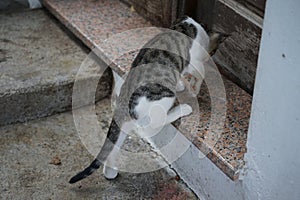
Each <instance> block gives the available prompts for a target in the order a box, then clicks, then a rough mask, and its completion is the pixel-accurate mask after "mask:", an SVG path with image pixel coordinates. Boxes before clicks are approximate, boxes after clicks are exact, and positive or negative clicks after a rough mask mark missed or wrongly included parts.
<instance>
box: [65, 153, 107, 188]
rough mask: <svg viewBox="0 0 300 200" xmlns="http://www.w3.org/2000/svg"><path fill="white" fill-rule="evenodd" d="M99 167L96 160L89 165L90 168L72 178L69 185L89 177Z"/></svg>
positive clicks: (98, 162)
mask: <svg viewBox="0 0 300 200" xmlns="http://www.w3.org/2000/svg"><path fill="white" fill-rule="evenodd" d="M100 166H101V162H100V161H99V160H98V159H97V158H96V159H95V160H94V161H93V162H92V163H91V164H90V166H88V167H87V168H85V170H83V171H82V172H79V173H78V174H77V175H75V176H73V177H72V178H71V179H70V181H69V183H71V184H73V183H76V182H77V181H80V180H82V179H84V178H86V177H88V176H89V175H91V174H92V173H93V172H94V171H96V170H97V169H99V167H100Z"/></svg>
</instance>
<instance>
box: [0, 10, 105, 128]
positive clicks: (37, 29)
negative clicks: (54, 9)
mask: <svg viewBox="0 0 300 200" xmlns="http://www.w3.org/2000/svg"><path fill="white" fill-rule="evenodd" d="M66 33H67V31H66V30H63V27H62V25H59V24H58V23H57V22H56V20H55V19H53V18H52V17H51V16H50V15H48V14H47V13H45V11H43V10H33V11H30V12H28V11H23V12H13V13H7V12H6V13H0V110H1V112H0V125H4V124H10V123H15V122H24V121H27V120H29V119H35V118H37V117H43V116H48V115H50V114H54V113H59V112H63V111H66V110H69V109H70V108H71V102H72V101H71V100H72V88H73V84H74V81H75V76H76V73H77V71H78V69H79V67H80V65H81V63H82V62H83V61H84V59H85V58H86V56H87V55H88V49H86V48H85V47H84V46H83V45H82V44H81V43H80V42H76V41H74V40H75V38H74V36H72V35H71V34H70V33H68V34H66ZM90 75H91V77H92V76H94V74H90ZM92 78H97V77H92ZM86 79H88V76H86V77H84V79H82V80H81V81H84V80H86ZM110 89H111V73H110V72H109V71H107V72H106V73H105V74H104V75H103V77H102V79H101V80H100V81H99V85H98V89H97V91H98V93H97V94H96V100H99V99H102V98H104V97H106V96H107V95H109V94H110Z"/></svg>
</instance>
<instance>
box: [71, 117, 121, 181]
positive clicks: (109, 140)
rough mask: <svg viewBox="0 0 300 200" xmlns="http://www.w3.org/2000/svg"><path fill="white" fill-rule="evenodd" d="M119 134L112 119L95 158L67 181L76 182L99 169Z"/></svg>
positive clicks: (118, 129)
mask: <svg viewBox="0 0 300 200" xmlns="http://www.w3.org/2000/svg"><path fill="white" fill-rule="evenodd" d="M119 135H120V128H119V127H118V125H117V123H116V122H115V121H114V120H112V122H111V124H110V127H109V130H108V134H107V137H106V139H105V142H104V144H103V146H102V148H101V151H100V152H99V154H98V155H97V158H96V159H95V160H94V161H93V162H92V163H91V164H90V165H89V166H88V167H87V168H85V169H84V170H83V171H81V172H79V173H78V174H77V175H75V176H73V177H72V178H71V179H70V181H69V183H71V184H73V183H76V182H77V181H80V180H82V179H84V178H86V177H88V176H89V175H91V174H92V173H93V172H94V171H96V170H97V169H99V167H100V166H101V164H102V162H104V161H105V160H106V159H107V158H108V156H109V154H110V152H111V151H112V149H113V148H114V144H115V143H116V141H117V139H118V137H119Z"/></svg>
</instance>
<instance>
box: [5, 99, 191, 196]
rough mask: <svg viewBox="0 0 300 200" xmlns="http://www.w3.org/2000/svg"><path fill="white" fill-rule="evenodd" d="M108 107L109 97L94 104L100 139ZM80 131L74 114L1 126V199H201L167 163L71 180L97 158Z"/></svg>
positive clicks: (134, 146) (109, 108)
mask: <svg viewBox="0 0 300 200" xmlns="http://www.w3.org/2000/svg"><path fill="white" fill-rule="evenodd" d="M110 106H111V102H110V100H109V99H104V100H102V101H100V102H98V103H97V105H96V113H97V115H98V122H99V124H98V126H99V127H98V128H99V129H98V130H99V131H98V132H97V133H98V134H99V135H98V136H99V137H103V136H106V134H107V130H108V126H109V123H110V120H111V117H112V113H111V107H110ZM87 125H88V124H87ZM79 134H80V133H79V132H78V130H77V129H76V126H75V123H74V118H73V113H72V112H65V113H61V114H56V115H53V116H50V117H45V118H41V119H35V120H31V121H30V122H28V123H19V124H13V125H7V126H2V127H0V150H1V154H0V159H1V173H0V178H1V180H2V181H1V183H0V185H1V194H0V198H1V199H119V200H124V199H128V200H129V199H197V197H196V196H195V195H194V194H193V193H192V192H191V191H190V190H189V189H188V188H187V186H186V185H185V184H184V183H183V182H182V181H180V180H178V179H177V178H176V174H175V173H174V171H172V170H171V169H170V168H169V167H166V168H161V169H160V170H157V171H153V172H148V173H141V174H136V173H129V172H126V171H122V172H120V175H119V176H118V177H117V179H115V180H112V181H108V180H106V179H105V178H104V176H103V175H102V167H101V168H100V169H99V170H97V171H96V172H95V173H94V174H92V175H91V176H90V177H88V178H86V179H84V180H82V181H81V182H78V183H76V184H73V185H71V184H69V183H68V181H69V179H70V178H71V177H72V176H74V175H75V174H76V173H78V172H79V171H80V170H82V169H83V168H84V167H86V166H87V165H88V164H89V163H90V162H91V161H92V160H93V156H91V154H90V153H89V151H87V149H86V148H85V146H84V145H83V142H82V140H80V135H79ZM84 134H87V135H89V132H86V133H84ZM134 144H137V145H134ZM126 145H127V146H128V145H130V148H131V150H132V149H136V150H137V148H138V149H141V146H143V145H144V146H145V145H146V144H145V143H141V142H140V141H134V140H133V139H131V140H128V142H126ZM94 150H95V151H99V149H97V148H95V149H94ZM146 151H147V152H149V153H150V152H151V149H150V150H146ZM128 162H130V161H128ZM140 164H141V163H140ZM141 168H142V167H141ZM176 179H177V180H176Z"/></svg>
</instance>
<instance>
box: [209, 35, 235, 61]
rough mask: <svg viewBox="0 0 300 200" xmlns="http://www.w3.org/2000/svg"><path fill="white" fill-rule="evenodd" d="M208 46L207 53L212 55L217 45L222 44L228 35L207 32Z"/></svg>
mask: <svg viewBox="0 0 300 200" xmlns="http://www.w3.org/2000/svg"><path fill="white" fill-rule="evenodd" d="M208 36H209V46H208V53H209V55H211V56H212V55H214V54H215V52H216V51H217V49H218V48H219V45H220V44H221V43H223V42H224V41H225V40H226V38H227V37H228V36H230V35H229V34H226V33H221V32H212V31H211V32H209V33H208Z"/></svg>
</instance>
